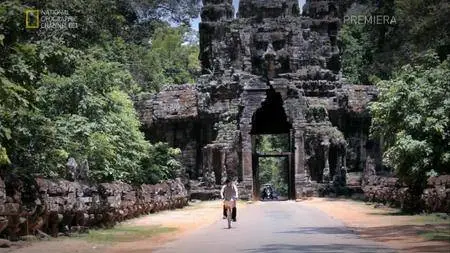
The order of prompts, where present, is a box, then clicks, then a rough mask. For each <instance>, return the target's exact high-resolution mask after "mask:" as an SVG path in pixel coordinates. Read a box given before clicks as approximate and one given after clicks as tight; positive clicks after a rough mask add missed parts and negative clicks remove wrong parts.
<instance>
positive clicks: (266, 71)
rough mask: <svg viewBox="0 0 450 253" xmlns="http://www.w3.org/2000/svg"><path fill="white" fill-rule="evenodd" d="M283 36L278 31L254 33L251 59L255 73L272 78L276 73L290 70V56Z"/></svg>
mask: <svg viewBox="0 0 450 253" xmlns="http://www.w3.org/2000/svg"><path fill="white" fill-rule="evenodd" d="M285 38H286V36H285V35H284V34H283V33H280V32H273V33H256V34H255V35H254V39H253V45H254V48H253V49H252V61H253V70H254V72H256V74H261V75H267V76H268V77H269V78H273V77H274V76H276V75H277V74H280V73H286V72H290V66H289V60H290V56H289V53H288V50H287V41H286V39H285Z"/></svg>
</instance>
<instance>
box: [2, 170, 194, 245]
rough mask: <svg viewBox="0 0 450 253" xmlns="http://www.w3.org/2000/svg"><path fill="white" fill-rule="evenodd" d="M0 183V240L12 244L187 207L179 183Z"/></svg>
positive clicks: (105, 225)
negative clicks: (28, 237)
mask: <svg viewBox="0 0 450 253" xmlns="http://www.w3.org/2000/svg"><path fill="white" fill-rule="evenodd" d="M5 181H6V184H5V182H4V181H3V179H1V178H0V235H1V236H6V237H8V238H9V239H11V240H15V239H17V238H18V237H19V236H23V235H27V234H38V233H40V232H44V233H47V234H50V235H52V236H57V235H58V234H59V233H69V232H73V231H78V230H80V229H84V228H88V227H111V226H113V225H114V224H116V223H117V222H120V221H123V220H125V219H130V218H134V217H137V216H139V215H143V214H148V213H152V212H158V211H161V210H167V209H174V208H182V207H184V206H185V205H187V202H188V193H187V191H186V189H185V188H184V185H183V184H182V182H181V180H180V179H176V180H168V181H165V182H162V183H159V184H156V185H145V184H144V185H141V186H132V185H129V184H126V183H123V182H113V183H102V184H98V185H88V184H83V183H79V182H70V181H67V180H49V179H43V178H36V179H34V180H31V181H29V182H26V183H27V184H26V185H25V184H24V182H23V181H22V180H20V179H18V178H15V177H12V176H8V177H7V178H6V179H5Z"/></svg>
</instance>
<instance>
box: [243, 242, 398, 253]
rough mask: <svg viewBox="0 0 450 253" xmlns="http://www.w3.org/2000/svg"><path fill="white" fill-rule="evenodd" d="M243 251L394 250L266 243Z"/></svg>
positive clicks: (387, 251) (365, 252)
mask: <svg viewBox="0 0 450 253" xmlns="http://www.w3.org/2000/svg"><path fill="white" fill-rule="evenodd" d="M243 251H244V252H280V253H281V252H333V253H340V252H347V253H348V252H355V253H368V252H371V253H373V252H383V253H391V252H396V251H394V250H392V249H389V248H382V247H380V246H376V245H354V244H333V243H330V244H325V245H294V244H267V245H263V246H261V247H259V248H256V249H245V250H243Z"/></svg>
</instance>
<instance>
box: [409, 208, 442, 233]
mask: <svg viewBox="0 0 450 253" xmlns="http://www.w3.org/2000/svg"><path fill="white" fill-rule="evenodd" d="M414 218H415V220H416V221H418V222H423V223H428V224H450V217H449V216H448V215H447V214H439V213H432V214H421V215H415V216H414ZM449 233H450V231H449Z"/></svg>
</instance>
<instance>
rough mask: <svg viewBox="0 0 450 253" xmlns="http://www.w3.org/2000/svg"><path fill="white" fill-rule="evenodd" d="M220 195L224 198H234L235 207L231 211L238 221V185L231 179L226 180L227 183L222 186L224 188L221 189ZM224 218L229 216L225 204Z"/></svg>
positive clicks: (234, 219) (234, 218)
mask: <svg viewBox="0 0 450 253" xmlns="http://www.w3.org/2000/svg"><path fill="white" fill-rule="evenodd" d="M220 197H221V198H222V199H224V200H228V201H229V200H234V205H233V209H232V211H231V219H232V220H233V221H234V222H236V212H237V210H236V200H237V198H238V189H237V187H236V185H235V184H234V183H233V182H232V181H231V180H230V179H227V180H226V181H225V185H224V186H222V190H221V191H220ZM223 218H224V219H226V218H227V209H226V208H225V205H224V206H223Z"/></svg>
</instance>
